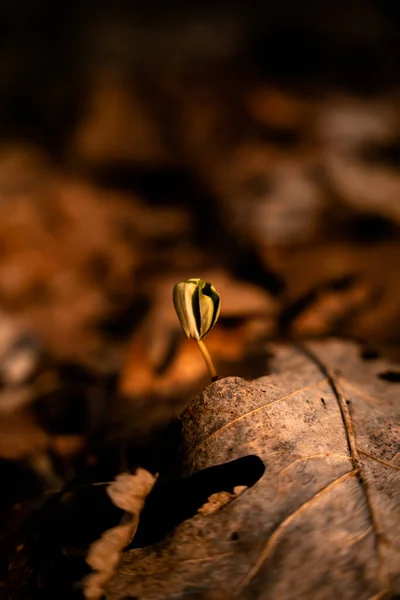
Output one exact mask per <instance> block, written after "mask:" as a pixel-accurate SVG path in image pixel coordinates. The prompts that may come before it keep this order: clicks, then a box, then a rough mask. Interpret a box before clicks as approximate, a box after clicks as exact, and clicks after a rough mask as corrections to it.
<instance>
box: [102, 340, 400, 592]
mask: <svg viewBox="0 0 400 600" xmlns="http://www.w3.org/2000/svg"><path fill="white" fill-rule="evenodd" d="M272 350H273V351H274V353H275V358H274V359H273V361H272V363H271V374H270V375H268V376H265V377H262V378H260V379H257V380H255V381H252V382H247V381H244V380H243V379H240V378H234V377H230V378H226V379H223V380H220V381H217V382H216V383H214V384H212V385H211V386H209V387H208V388H206V389H205V391H204V392H203V393H202V394H200V395H199V396H198V397H197V398H195V399H194V401H193V402H192V403H191V405H190V406H189V408H188V409H187V411H185V413H184V414H183V416H182V421H183V425H184V429H183V469H182V472H183V474H184V475H191V474H194V473H198V472H199V471H201V470H204V469H207V468H209V467H215V465H222V466H220V467H219V469H221V478H223V469H224V468H226V467H227V466H228V465H225V463H228V462H230V464H231V467H230V468H231V469H232V465H235V464H236V463H232V461H234V460H235V459H240V461H238V462H237V467H235V468H236V469H237V478H238V481H237V485H243V483H245V481H244V479H245V478H249V477H251V476H252V471H254V473H253V474H255V473H256V471H257V469H258V475H257V476H256V477H255V478H254V480H253V482H252V483H250V484H249V489H248V490H246V493H244V494H241V495H240V496H239V497H237V498H235V499H233V500H231V501H230V502H228V504H226V506H224V507H223V508H221V509H220V510H217V511H214V512H211V513H210V514H207V515H202V514H196V515H195V516H193V517H192V518H191V519H189V520H186V521H184V522H183V523H181V524H180V525H178V526H177V527H176V528H175V529H174V531H173V532H172V533H171V534H170V535H169V536H167V537H166V538H165V539H164V540H162V541H160V542H159V543H157V544H156V545H154V546H150V547H149V546H146V547H143V548H138V549H133V550H130V551H128V552H127V553H126V554H125V555H124V558H123V560H122V563H121V568H120V571H119V573H117V574H116V576H115V577H114V578H113V579H112V580H111V581H110V584H109V587H108V590H107V595H106V597H107V599H110V600H120V599H122V598H124V597H126V596H133V597H136V596H137V597H141V598H142V597H145V598H147V599H149V600H150V599H151V600H156V599H161V598H170V597H175V596H177V597H179V598H185V597H188V596H189V593H192V592H193V593H194V592H202V591H203V592H206V591H207V590H213V589H223V590H225V591H226V592H227V593H228V594H232V595H234V596H235V597H238V598H242V599H249V600H250V599H256V598H260V599H265V600H267V599H268V600H270V599H271V598H279V599H280V600H292V599H293V600H294V599H296V600H302V599H304V600H310V599H311V598H312V599H313V600H334V599H336V598H342V599H343V600H367V599H370V600H371V599H372V598H374V599H375V600H378V599H381V600H383V598H389V597H390V594H396V593H397V594H398V593H400V546H399V539H400V520H399V510H400V473H399V471H400V427H399V420H400V414H399V412H400V411H399V403H398V390H397V387H398V386H396V383H394V382H396V381H398V377H399V370H398V368H397V370H396V369H395V367H394V366H393V365H391V364H389V363H387V362H385V361H383V360H380V359H377V360H369V361H368V362H367V361H363V360H362V359H361V358H360V356H359V348H358V347H357V346H356V345H353V344H351V343H342V342H339V341H335V340H333V341H330V342H327V343H312V344H309V345H308V347H307V348H305V349H301V348H297V347H292V346H275V347H273V348H272ZM261 461H262V463H261ZM239 464H241V465H242V466H241V467H239ZM243 464H244V467H243ZM260 464H261V465H263V468H264V469H265V470H264V472H263V474H262V475H261V476H260V472H259V468H260ZM255 465H256V466H257V465H258V467H257V469H256V468H255ZM202 473H203V477H205V476H206V473H207V471H202ZM261 473H262V471H261ZM186 594H187V595H188V596H186Z"/></svg>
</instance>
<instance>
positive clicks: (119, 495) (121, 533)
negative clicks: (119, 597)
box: [84, 468, 156, 600]
mask: <svg viewBox="0 0 400 600" xmlns="http://www.w3.org/2000/svg"><path fill="white" fill-rule="evenodd" d="M155 481H156V477H154V475H152V474H151V473H149V472H148V471H146V469H141V468H139V469H137V471H136V473H135V474H134V475H131V474H130V473H122V474H121V475H117V477H116V478H115V481H113V482H112V483H111V484H110V485H109V486H108V487H107V494H108V495H109V496H110V498H111V500H112V501H113V503H114V504H115V506H118V508H121V509H122V510H124V511H125V512H126V515H125V517H124V518H123V522H122V523H121V524H120V525H117V526H116V527H113V528H112V529H109V530H108V531H105V532H104V533H103V535H102V536H101V538H100V539H99V540H96V541H95V542H93V544H92V545H91V546H90V548H89V552H88V555H87V558H86V562H87V563H88V565H89V566H91V567H92V569H94V571H95V572H94V573H91V574H90V575H88V577H86V579H85V581H84V592H85V598H88V600H98V599H100V598H101V597H102V595H103V593H104V587H105V585H106V584H107V582H108V580H109V579H110V577H112V575H113V573H114V571H115V568H116V566H117V564H118V562H119V560H120V558H121V553H122V550H123V549H124V548H125V546H127V545H128V544H129V542H130V541H131V540H132V538H133V536H134V535H135V533H136V530H137V526H138V523H139V516H140V513H141V511H142V509H143V506H144V502H145V500H146V497H147V496H148V494H149V493H150V491H151V489H152V487H153V485H154V483H155Z"/></svg>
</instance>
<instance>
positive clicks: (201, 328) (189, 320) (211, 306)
mask: <svg viewBox="0 0 400 600" xmlns="http://www.w3.org/2000/svg"><path fill="white" fill-rule="evenodd" d="M173 299H174V306H175V310H176V313H177V315H178V318H179V320H180V322H181V325H182V329H183V331H184V332H185V335H186V336H187V337H188V338H192V339H194V340H196V341H197V342H198V341H199V340H201V339H202V338H203V337H204V336H205V335H206V334H207V333H208V332H209V331H210V329H211V328H212V327H213V326H214V325H215V322H216V320H217V319H218V315H219V310H220V306H221V300H220V297H219V294H218V292H217V291H216V290H215V288H214V287H213V286H212V285H211V283H209V282H208V281H203V280H202V279H187V280H186V281H182V282H181V283H177V284H176V285H175V286H174V292H173Z"/></svg>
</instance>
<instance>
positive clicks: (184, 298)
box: [173, 281, 200, 340]
mask: <svg viewBox="0 0 400 600" xmlns="http://www.w3.org/2000/svg"><path fill="white" fill-rule="evenodd" d="M196 290H197V284H196V283H189V282H186V281H182V282H181V283H177V284H176V285H175V286H174V291H173V300H174V306H175V310H176V313H177V315H178V317H179V321H180V323H181V326H182V329H183V331H184V333H185V335H186V336H187V337H188V338H193V339H194V340H199V339H200V334H199V331H198V327H197V323H196V316H195V313H194V311H193V294H194V293H195V292H196Z"/></svg>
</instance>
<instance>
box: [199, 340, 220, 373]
mask: <svg viewBox="0 0 400 600" xmlns="http://www.w3.org/2000/svg"><path fill="white" fill-rule="evenodd" d="M197 343H198V346H199V348H200V352H201V353H202V355H203V358H204V360H205V361H206V365H207V369H208V371H209V373H210V376H211V381H216V380H217V379H218V375H217V371H216V370H215V367H214V363H213V361H212V359H211V356H210V353H209V351H208V350H207V347H206V345H205V343H204V342H203V340H198V341H197Z"/></svg>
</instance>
